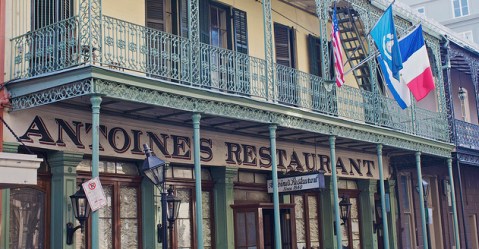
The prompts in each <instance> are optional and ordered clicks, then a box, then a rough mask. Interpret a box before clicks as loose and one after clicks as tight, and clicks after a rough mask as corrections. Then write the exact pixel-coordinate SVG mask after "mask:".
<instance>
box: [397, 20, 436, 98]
mask: <svg viewBox="0 0 479 249" xmlns="http://www.w3.org/2000/svg"><path fill="white" fill-rule="evenodd" d="M399 48H400V50H401V57H402V60H403V69H402V70H401V72H400V75H401V76H400V77H401V83H404V84H406V85H407V87H408V88H409V90H411V93H412V95H413V96H414V98H415V99H416V101H420V100H421V99H423V98H424V97H426V96H427V95H428V93H429V92H430V91H432V90H433V89H434V78H433V76H432V71H431V65H430V64H429V56H428V55H427V49H426V45H424V37H423V36H422V26H421V25H419V26H417V27H416V28H415V29H414V30H413V31H411V32H410V33H409V34H408V35H407V36H405V37H404V38H402V39H401V40H400V41H399Z"/></svg>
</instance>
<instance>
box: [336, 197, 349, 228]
mask: <svg viewBox="0 0 479 249" xmlns="http://www.w3.org/2000/svg"><path fill="white" fill-rule="evenodd" d="M351 205H352V204H351V202H350V201H349V196H347V195H343V196H342V197H341V201H340V202H339V209H340V211H341V220H343V223H342V224H341V225H347V224H348V223H347V221H348V220H349V217H350V215H351Z"/></svg>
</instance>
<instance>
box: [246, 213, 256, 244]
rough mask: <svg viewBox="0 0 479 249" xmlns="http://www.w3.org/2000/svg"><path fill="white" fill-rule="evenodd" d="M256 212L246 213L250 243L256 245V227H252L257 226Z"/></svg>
mask: <svg viewBox="0 0 479 249" xmlns="http://www.w3.org/2000/svg"><path fill="white" fill-rule="evenodd" d="M255 219H256V218H255V215H254V212H248V213H246V227H247V228H248V231H247V233H248V241H247V243H248V245H249V246H252V245H256V229H251V228H253V227H256V220H255Z"/></svg>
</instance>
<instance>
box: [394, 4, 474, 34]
mask: <svg viewBox="0 0 479 249" xmlns="http://www.w3.org/2000/svg"><path fill="white" fill-rule="evenodd" d="M400 2H402V3H405V4H407V5H409V6H410V7H411V9H413V10H414V11H417V13H419V14H421V15H424V16H426V17H428V18H430V19H433V20H436V21H437V22H439V23H441V24H442V25H444V26H446V27H448V28H450V29H451V30H453V31H455V32H456V33H457V34H458V35H459V36H461V37H462V38H464V39H465V40H468V41H470V42H474V43H479V2H478V1H474V0H436V1H421V0H401V1H400Z"/></svg>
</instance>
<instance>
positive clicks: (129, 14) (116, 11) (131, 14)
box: [102, 0, 145, 25]
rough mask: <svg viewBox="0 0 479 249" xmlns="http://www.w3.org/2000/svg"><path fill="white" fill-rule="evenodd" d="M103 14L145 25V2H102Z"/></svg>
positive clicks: (126, 0) (127, 0) (139, 0)
mask: <svg viewBox="0 0 479 249" xmlns="http://www.w3.org/2000/svg"><path fill="white" fill-rule="evenodd" d="M102 14H103V15H107V16H111V17H115V18H118V19H121V20H124V21H127V22H131V23H135V24H138V25H145V0H137V1H131V0H102Z"/></svg>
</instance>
